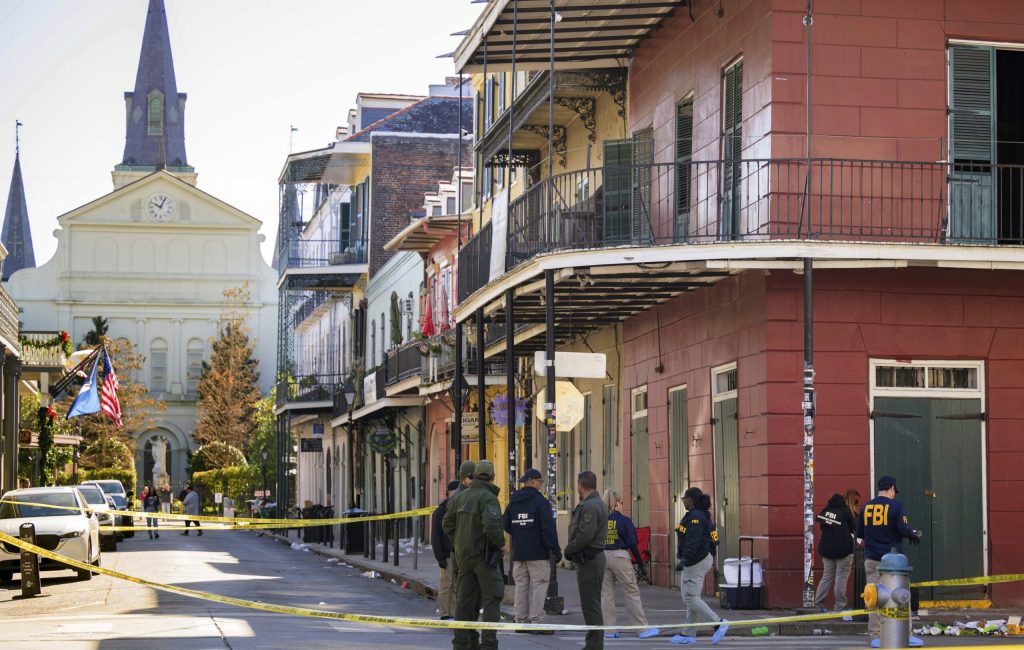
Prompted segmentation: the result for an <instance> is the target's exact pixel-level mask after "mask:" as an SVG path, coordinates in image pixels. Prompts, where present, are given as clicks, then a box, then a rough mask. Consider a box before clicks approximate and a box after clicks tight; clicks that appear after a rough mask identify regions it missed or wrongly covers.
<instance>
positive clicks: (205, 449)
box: [192, 440, 245, 473]
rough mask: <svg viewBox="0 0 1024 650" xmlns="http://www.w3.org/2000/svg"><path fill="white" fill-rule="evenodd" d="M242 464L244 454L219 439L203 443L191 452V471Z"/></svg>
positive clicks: (243, 462)
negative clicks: (194, 451)
mask: <svg viewBox="0 0 1024 650" xmlns="http://www.w3.org/2000/svg"><path fill="white" fill-rule="evenodd" d="M244 464H245V455H244V454H243V453H242V451H241V450H240V449H239V448H238V447H234V446H232V445H229V444H227V443H225V442H220V441H219V440H218V441H214V442H210V443H207V444H205V445H203V446H202V447H200V448H199V449H198V450H197V451H196V453H194V454H192V472H193V473H195V472H205V471H208V470H212V469H220V468H225V467H234V466H237V465H244Z"/></svg>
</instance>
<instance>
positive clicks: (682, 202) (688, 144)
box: [675, 100, 693, 241]
mask: <svg viewBox="0 0 1024 650" xmlns="http://www.w3.org/2000/svg"><path fill="white" fill-rule="evenodd" d="M692 161H693V100H686V101H683V102H680V103H679V104H676V223H675V241H686V239H687V237H688V235H689V231H690V181H691V178H692V176H691V166H690V163H691V162H692Z"/></svg>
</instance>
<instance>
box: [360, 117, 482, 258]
mask: <svg viewBox="0 0 1024 650" xmlns="http://www.w3.org/2000/svg"><path fill="white" fill-rule="evenodd" d="M458 142H459V141H458V139H456V138H455V137H450V138H449V137H441V136H430V135H424V136H419V135H415V134H410V135H376V134H375V135H374V136H373V138H372V140H371V147H372V159H371V164H372V165H373V176H372V178H371V181H370V202H371V203H370V277H373V275H374V274H376V272H377V271H378V270H379V269H380V268H381V267H382V266H383V265H384V264H385V263H386V262H387V261H388V260H389V259H391V256H392V255H393V254H394V253H390V252H387V251H385V250H384V244H386V243H387V242H388V241H390V240H391V239H392V238H394V237H395V236H396V235H397V234H398V233H400V232H401V231H402V229H403V228H405V227H406V226H408V225H409V211H410V210H412V209H413V208H416V207H419V206H422V205H423V194H424V193H425V192H430V191H435V192H436V191H437V184H438V182H439V181H445V180H451V177H452V173H453V170H454V168H455V166H456V165H457V164H458ZM469 160H472V158H471V150H470V145H469V143H468V142H466V141H463V149H462V161H463V163H466V161H469Z"/></svg>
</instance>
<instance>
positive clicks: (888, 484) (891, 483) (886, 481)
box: [878, 476, 900, 494]
mask: <svg viewBox="0 0 1024 650" xmlns="http://www.w3.org/2000/svg"><path fill="white" fill-rule="evenodd" d="M895 487H896V479H894V478H893V477H891V476H883V477H882V478H880V479H878V489H879V490H880V491H881V490H888V489H889V488H895ZM899 492H900V491H899V490H896V494H899Z"/></svg>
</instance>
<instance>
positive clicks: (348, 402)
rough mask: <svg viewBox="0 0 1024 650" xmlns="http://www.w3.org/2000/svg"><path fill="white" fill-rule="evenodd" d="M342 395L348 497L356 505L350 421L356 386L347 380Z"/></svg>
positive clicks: (351, 424) (353, 448)
mask: <svg viewBox="0 0 1024 650" xmlns="http://www.w3.org/2000/svg"><path fill="white" fill-rule="evenodd" d="M341 390H342V395H344V397H345V410H346V411H348V499H349V505H350V506H351V507H353V508H354V507H356V501H355V499H356V476H355V467H356V466H355V453H356V452H355V437H354V436H353V435H352V433H353V429H354V426H355V425H354V423H353V422H352V407H353V406H354V405H355V401H356V387H355V385H354V384H353V383H352V382H351V381H349V382H345V385H344V386H343V387H342V389H341Z"/></svg>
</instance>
